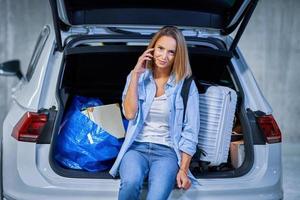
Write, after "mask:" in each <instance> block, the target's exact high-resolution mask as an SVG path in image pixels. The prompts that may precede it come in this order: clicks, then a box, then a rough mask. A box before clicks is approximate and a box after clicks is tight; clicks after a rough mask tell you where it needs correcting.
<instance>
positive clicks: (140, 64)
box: [133, 48, 154, 75]
mask: <svg viewBox="0 0 300 200" xmlns="http://www.w3.org/2000/svg"><path fill="white" fill-rule="evenodd" d="M153 50H154V48H151V49H147V50H146V51H144V53H143V54H142V55H141V56H140V57H139V59H138V61H137V63H136V65H135V67H134V69H133V71H134V72H135V73H136V74H137V75H140V74H142V73H144V72H145V71H146V63H147V61H150V60H152V58H153V55H152V53H151V52H153Z"/></svg>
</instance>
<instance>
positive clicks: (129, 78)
mask: <svg viewBox="0 0 300 200" xmlns="http://www.w3.org/2000/svg"><path fill="white" fill-rule="evenodd" d="M130 81H131V72H130V73H129V74H128V76H127V79H126V84H125V87H124V90H123V92H122V112H123V114H124V115H125V109H124V100H125V97H126V94H127V91H128V87H129V84H130ZM138 112H139V106H138V110H137V112H136V114H135V116H134V118H133V119H131V120H130V121H135V120H136V118H137V115H138Z"/></svg>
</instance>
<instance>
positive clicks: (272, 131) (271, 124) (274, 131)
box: [257, 115, 281, 144]
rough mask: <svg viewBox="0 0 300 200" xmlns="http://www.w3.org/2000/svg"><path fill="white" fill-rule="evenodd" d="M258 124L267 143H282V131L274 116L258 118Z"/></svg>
mask: <svg viewBox="0 0 300 200" xmlns="http://www.w3.org/2000/svg"><path fill="white" fill-rule="evenodd" d="M257 122H258V125H259V127H260V128H261V130H262V132H263V134H264V136H265V138H266V141H267V143H270V144H271V143H278V142H281V131H280V129H279V127H278V125H277V123H276V121H275V119H274V117H273V116H272V115H265V116H260V117H258V118H257Z"/></svg>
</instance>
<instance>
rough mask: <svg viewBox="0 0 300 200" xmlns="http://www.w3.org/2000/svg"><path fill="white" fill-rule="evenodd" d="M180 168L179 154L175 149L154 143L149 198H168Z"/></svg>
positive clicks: (153, 199) (159, 199) (152, 199)
mask: <svg viewBox="0 0 300 200" xmlns="http://www.w3.org/2000/svg"><path fill="white" fill-rule="evenodd" d="M178 168H179V167H178V164H177V156H176V153H175V151H174V150H173V149H171V148H169V147H167V146H164V145H156V144H153V152H152V157H151V160H150V171H149V178H148V184H149V187H148V195H147V199H149V200H166V199H168V197H169V195H170V193H171V192H172V190H173V188H174V186H175V183H176V175H177V172H178Z"/></svg>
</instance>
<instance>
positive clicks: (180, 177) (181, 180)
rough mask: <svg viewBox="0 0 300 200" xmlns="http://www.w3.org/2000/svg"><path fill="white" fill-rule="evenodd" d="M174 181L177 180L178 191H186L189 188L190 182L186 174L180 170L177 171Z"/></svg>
mask: <svg viewBox="0 0 300 200" xmlns="http://www.w3.org/2000/svg"><path fill="white" fill-rule="evenodd" d="M176 180H177V185H178V187H179V188H180V189H181V188H183V189H185V190H187V189H189V188H190V187H191V180H190V179H189V177H188V176H187V172H186V171H183V170H182V169H180V170H179V171H178V173H177V177H176Z"/></svg>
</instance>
